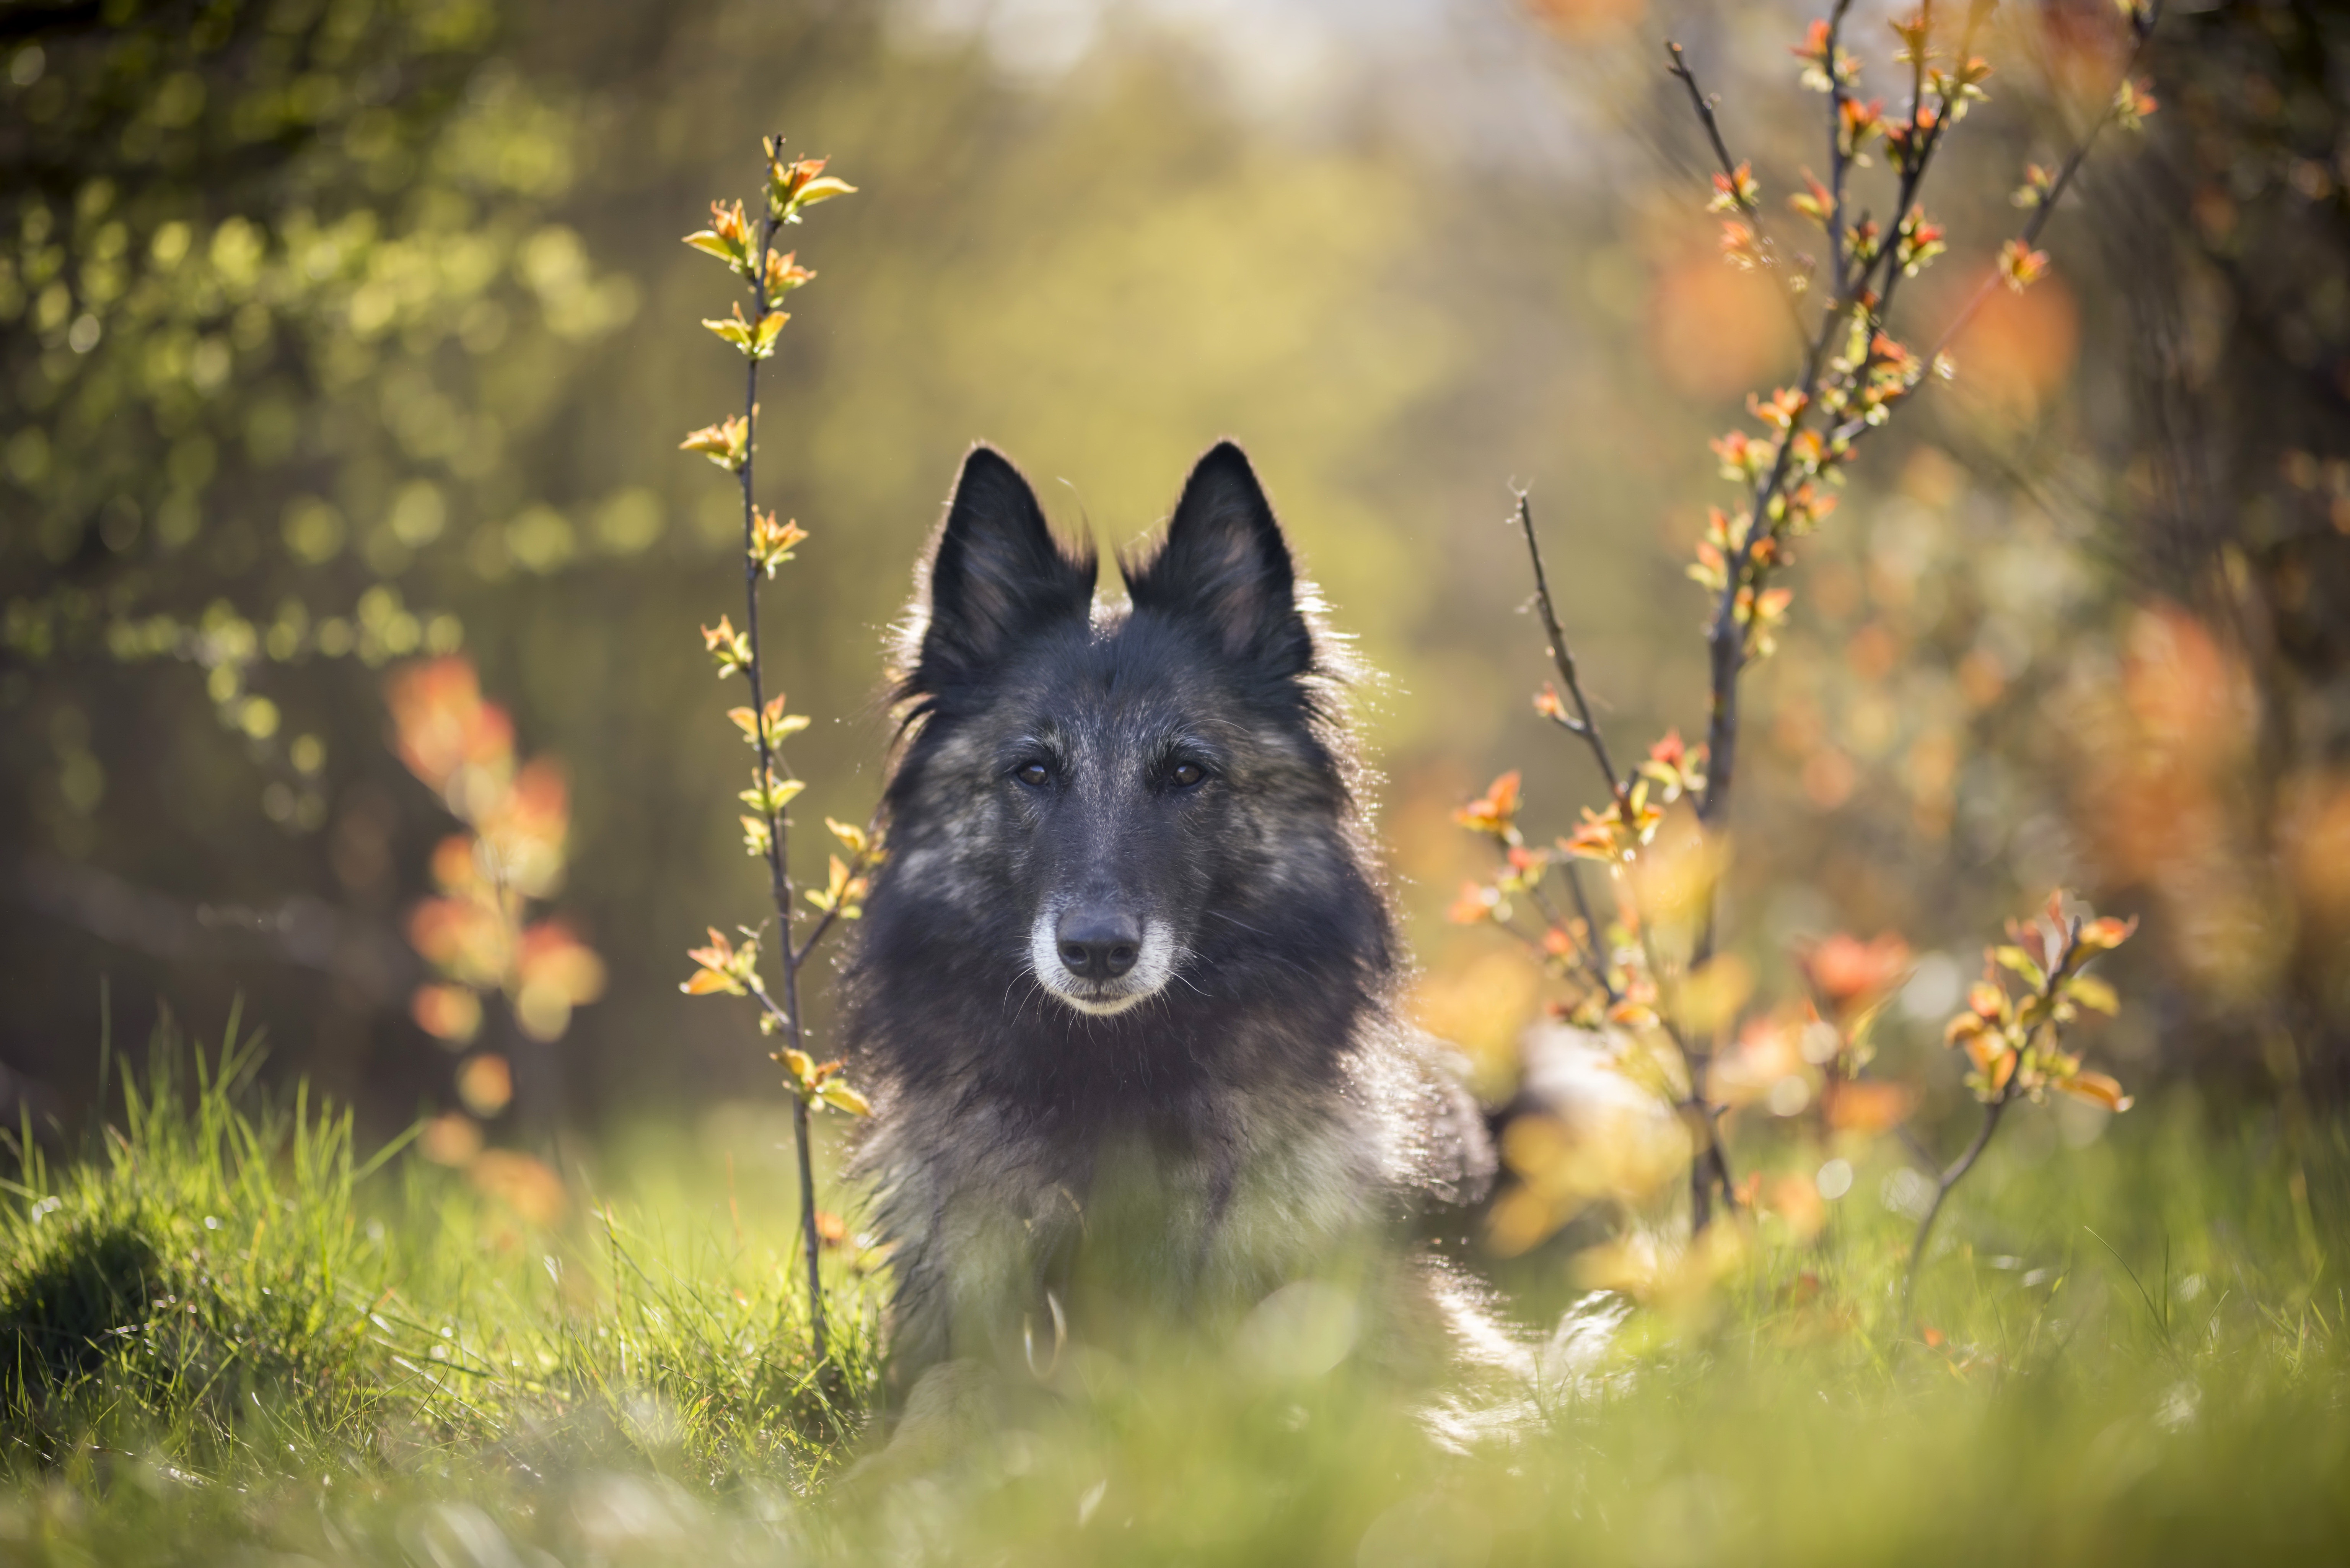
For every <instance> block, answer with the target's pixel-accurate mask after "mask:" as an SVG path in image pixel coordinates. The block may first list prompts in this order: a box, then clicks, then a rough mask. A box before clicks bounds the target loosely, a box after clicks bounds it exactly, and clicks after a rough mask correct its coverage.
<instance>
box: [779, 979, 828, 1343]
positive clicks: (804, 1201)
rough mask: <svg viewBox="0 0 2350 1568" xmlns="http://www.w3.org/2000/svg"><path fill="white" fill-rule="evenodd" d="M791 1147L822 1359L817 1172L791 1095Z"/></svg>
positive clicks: (803, 1116)
mask: <svg viewBox="0 0 2350 1568" xmlns="http://www.w3.org/2000/svg"><path fill="white" fill-rule="evenodd" d="M786 983H789V982H788V981H786ZM792 1145H793V1147H795V1149H796V1150H797V1151H798V1154H799V1163H800V1227H801V1231H802V1233H803V1238H804V1240H805V1241H806V1243H807V1249H806V1250H807V1291H808V1334H809V1335H810V1337H811V1338H812V1339H813V1340H814V1341H815V1343H816V1358H817V1359H818V1360H822V1359H823V1358H824V1355H825V1347H826V1345H827V1343H828V1342H827V1340H826V1338H825V1333H824V1276H823V1274H822V1273H821V1272H819V1270H818V1269H817V1267H816V1260H817V1257H818V1255H819V1254H818V1252H817V1246H818V1244H819V1242H820V1241H821V1240H822V1238H821V1237H820V1236H819V1235H818V1234H817V1232H816V1170H815V1167H814V1163H813V1161H812V1159H811V1158H810V1157H809V1154H808V1104H807V1102H806V1100H804V1099H802V1098H801V1097H800V1096H797V1095H794V1096H792Z"/></svg>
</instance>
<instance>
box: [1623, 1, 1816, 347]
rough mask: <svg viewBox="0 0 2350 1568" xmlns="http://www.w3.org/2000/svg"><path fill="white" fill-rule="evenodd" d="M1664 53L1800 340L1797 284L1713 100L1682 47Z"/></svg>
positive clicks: (1800, 308) (1674, 46)
mask: <svg viewBox="0 0 2350 1568" xmlns="http://www.w3.org/2000/svg"><path fill="white" fill-rule="evenodd" d="M1850 3H1851V0H1845V4H1846V5H1849V4H1850ZM1665 53H1666V54H1667V55H1668V56H1669V57H1671V59H1672V64H1671V65H1669V66H1668V67H1665V68H1666V69H1667V70H1669V71H1670V72H1671V73H1672V74H1673V75H1674V76H1675V77H1677V78H1679V80H1680V84H1681V86H1682V87H1684V88H1688V89H1689V99H1690V108H1691V109H1695V110H1696V111H1697V117H1698V119H1700V121H1702V122H1703V123H1704V126H1705V135H1706V140H1709V141H1711V143H1712V144H1713V156H1714V159H1715V161H1717V162H1719V163H1720V164H1721V172H1722V176H1723V178H1725V179H1726V180H1728V181H1729V182H1730V199H1731V201H1733V202H1737V203H1738V211H1739V213H1741V214H1742V216H1744V218H1745V219H1746V221H1747V223H1750V224H1752V227H1753V230H1754V248H1755V249H1756V250H1757V251H1759V252H1761V253H1762V255H1763V266H1764V268H1765V270H1767V271H1768V272H1769V273H1770V274H1771V278H1772V281H1773V283H1774V284H1776V285H1777V286H1778V289H1779V298H1780V300H1781V301H1782V302H1783V304H1784V305H1785V306H1786V307H1787V319H1788V320H1789V322H1791V323H1792V324H1793V325H1794V328H1795V336H1796V337H1802V336H1803V335H1804V311H1803V306H1800V305H1798V304H1797V303H1796V302H1795V291H1796V283H1795V282H1794V280H1792V279H1791V278H1790V277H1789V276H1788V275H1787V267H1786V262H1785V259H1784V258H1783V257H1782V256H1781V255H1780V254H1779V247H1778V245H1777V244H1776V243H1775V242H1774V241H1773V239H1772V238H1771V232H1770V230H1769V228H1768V227H1766V226H1765V224H1764V223H1763V209H1762V208H1761V207H1760V206H1758V205H1756V204H1755V202H1754V201H1753V200H1752V198H1751V197H1749V196H1748V195H1747V194H1746V192H1745V190H1744V189H1743V188H1742V186H1741V185H1740V184H1739V182H1738V163H1737V161H1736V160H1734V159H1733V158H1731V156H1730V146H1729V143H1727V142H1725V141H1724V140H1722V138H1721V122H1720V121H1719V120H1717V119H1715V118H1714V113H1713V99H1711V97H1709V96H1708V95H1707V93H1706V92H1705V90H1704V89H1703V88H1700V87H1699V86H1698V85H1697V73H1696V72H1694V71H1692V70H1690V67H1689V61H1688V59H1687V58H1686V57H1684V56H1683V55H1682V54H1681V47H1680V46H1679V44H1677V43H1673V42H1671V41H1669V40H1668V41H1667V42H1666V44H1665Z"/></svg>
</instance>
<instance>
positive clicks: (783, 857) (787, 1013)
mask: <svg viewBox="0 0 2350 1568" xmlns="http://www.w3.org/2000/svg"><path fill="white" fill-rule="evenodd" d="M781 144H782V143H781V140H780V139H778V140H777V142H776V143H775V145H777V146H780V145H781ZM762 183H763V184H764V183H765V182H764V180H763V182H762ZM774 250H775V213H773V212H772V211H771V212H769V213H768V214H767V216H766V217H765V218H764V219H763V220H762V221H761V223H760V225H759V248H758V253H757V255H756V257H755V259H754V262H753V265H752V271H751V302H752V305H753V307H754V308H753V310H752V312H751V319H752V321H753V322H754V323H755V322H759V321H764V319H765V318H766V315H767V304H768V301H767V258H768V256H769V255H770V254H773V253H774ZM743 419H744V420H745V421H748V422H749V425H750V431H749V434H748V436H747V437H746V440H745V442H744V446H743V466H742V468H741V470H740V471H739V473H738V477H739V478H740V479H741V481H742V485H743V620H744V626H743V634H744V636H745V637H746V638H748V639H749V641H750V648H751V659H750V662H749V663H747V664H745V665H744V666H743V679H744V680H746V681H747V682H748V683H749V685H750V688H751V712H752V715H753V718H752V724H751V731H752V739H753V742H754V744H755V745H756V747H757V748H758V755H759V779H758V784H759V791H760V797H761V805H760V813H759V814H760V815H761V816H762V817H763V818H764V820H765V822H766V825H767V880H768V892H769V895H770V897H771V898H773V899H774V901H775V918H776V919H777V921H778V922H779V924H780V926H781V935H780V937H779V938H778V945H779V946H780V947H781V948H782V949H783V954H784V966H783V967H784V996H783V1003H782V1006H781V1007H780V1008H778V1007H777V1006H776V1005H775V1000H774V999H773V998H772V997H771V996H769V995H768V994H767V992H766V991H765V990H764V988H763V989H761V991H760V992H759V993H758V994H759V999H760V1001H761V1002H763V1003H764V1005H765V1006H766V1007H767V1008H768V1009H769V1012H770V1014H771V1016H774V1017H775V1019H776V1022H777V1023H778V1024H779V1025H780V1027H781V1032H782V1033H783V1036H784V1043H785V1046H786V1047H788V1048H789V1049H791V1050H794V1051H799V1050H803V1049H805V1045H804V1044H803V1038H804V1032H803V1030H802V1029H801V1023H800V998H799V971H800V962H801V961H802V959H803V958H804V957H805V956H806V955H805V953H804V952H802V951H799V950H795V948H794V946H793V943H792V875H791V864H790V859H789V857H788V849H789V845H788V841H787V839H786V835H787V834H788V833H789V832H790V830H791V822H790V819H789V818H788V817H786V816H785V815H784V813H783V811H782V810H781V809H779V808H778V807H777V806H776V805H775V802H774V797H773V795H772V794H770V793H769V785H768V781H769V780H770V779H772V778H774V777H775V749H774V747H773V745H772V744H771V743H770V742H769V741H768V738H767V706H766V689H765V683H764V680H763V679H762V676H763V671H764V666H763V665H762V664H761V662H760V650H759V579H760V576H761V568H760V566H759V557H758V552H757V549H756V547H755V541H756V536H757V526H758V522H757V519H758V509H757V507H756V505H755V504H754V491H753V488H752V462H753V460H754V457H755V456H756V454H757V451H758V441H757V436H758V421H759V358H758V356H757V355H755V354H745V355H744V356H743ZM792 1141H793V1143H794V1145H795V1147H797V1149H798V1153H799V1170H800V1240H801V1243H802V1245H803V1247H804V1248H805V1249H806V1253H807V1283H808V1337H809V1340H810V1342H811V1344H812V1345H814V1347H815V1350H816V1359H817V1360H819V1361H821V1360H823V1359H824V1357H825V1355H826V1354H827V1346H828V1345H829V1344H830V1336H829V1335H827V1333H826V1332H825V1321H824V1281H823V1277H822V1274H821V1272H820V1271H819V1269H818V1267H817V1263H818V1259H819V1257H820V1255H821V1254H820V1249H821V1247H822V1244H823V1238H822V1236H821V1234H820V1233H819V1232H818V1231H817V1230H816V1179H815V1174H814V1169H813V1165H812V1161H811V1158H810V1155H809V1151H808V1107H807V1101H806V1099H805V1098H803V1097H801V1096H800V1095H799V1093H798V1091H797V1089H796V1086H795V1090H794V1094H793V1098H792Z"/></svg>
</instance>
